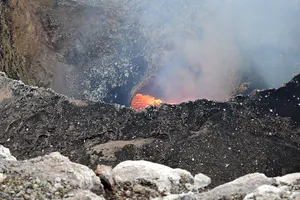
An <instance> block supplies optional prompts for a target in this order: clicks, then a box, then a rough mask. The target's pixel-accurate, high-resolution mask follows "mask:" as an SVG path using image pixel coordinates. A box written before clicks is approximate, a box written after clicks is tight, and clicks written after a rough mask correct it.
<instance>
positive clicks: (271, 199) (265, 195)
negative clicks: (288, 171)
mask: <svg viewBox="0 0 300 200" xmlns="http://www.w3.org/2000/svg"><path fill="white" fill-rule="evenodd" d="M283 196H286V192H285V191H284V190H282V189H280V188H277V187H275V186H271V185H262V186H260V187H258V188H257V189H256V190H255V191H254V192H253V193H251V194H248V195H247V196H245V198H244V200H254V199H261V200H264V199H265V200H276V199H281V197H283Z"/></svg>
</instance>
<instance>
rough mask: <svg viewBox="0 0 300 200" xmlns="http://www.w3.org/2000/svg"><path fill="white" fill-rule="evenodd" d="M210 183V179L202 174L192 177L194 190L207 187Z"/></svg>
mask: <svg viewBox="0 0 300 200" xmlns="http://www.w3.org/2000/svg"><path fill="white" fill-rule="evenodd" d="M210 183H211V178H209V177H208V176H206V175H204V174H201V173H199V174H196V176H195V177H194V189H196V190H198V189H201V188H204V187H206V186H208V185H209V184H210Z"/></svg>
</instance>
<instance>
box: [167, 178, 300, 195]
mask: <svg viewBox="0 0 300 200" xmlns="http://www.w3.org/2000/svg"><path fill="white" fill-rule="evenodd" d="M286 176H288V177H294V178H296V177H297V175H295V174H288V175H286ZM286 178H287V177H284V176H283V177H276V178H267V177H266V176H265V175H263V174H258V173H255V174H249V175H246V176H243V177H240V178H238V179H236V180H234V181H232V182H230V183H226V184H224V185H220V186H218V187H216V188H214V189H212V190H209V191H207V192H202V193H200V194H199V193H195V192H189V193H186V194H180V195H168V196H166V197H164V198H163V200H198V199H199V200H200V199H205V200H215V199H224V200H230V199H232V200H233V199H244V200H255V199H256V200H284V199H291V200H296V199H297V198H299V197H300V187H299V186H300V184H299V180H298V181H295V180H296V179H294V178H292V179H290V178H288V179H289V180H293V181H291V182H290V183H291V185H290V187H282V186H280V185H277V186H276V185H274V184H275V183H276V180H278V179H286ZM281 183H282V182H281ZM297 200H298V199H297Z"/></svg>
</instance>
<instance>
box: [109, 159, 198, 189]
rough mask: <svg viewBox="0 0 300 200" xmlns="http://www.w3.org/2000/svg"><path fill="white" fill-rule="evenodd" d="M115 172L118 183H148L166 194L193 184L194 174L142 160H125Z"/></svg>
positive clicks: (147, 184)
mask: <svg viewBox="0 0 300 200" xmlns="http://www.w3.org/2000/svg"><path fill="white" fill-rule="evenodd" d="M113 173H114V178H115V181H116V183H117V184H124V183H126V182H130V183H131V184H132V185H134V184H141V185H146V186H149V187H150V188H155V190H157V191H158V192H160V193H166V194H168V193H172V194H178V193H181V192H184V191H186V186H185V184H193V176H192V175H191V174H190V172H188V171H186V170H182V169H172V168H170V167H167V166H164V165H160V164H156V163H152V162H148V161H142V160H141V161H124V162H122V163H120V164H118V165H117V166H116V167H115V168H114V169H113Z"/></svg>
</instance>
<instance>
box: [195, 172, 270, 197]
mask: <svg viewBox="0 0 300 200" xmlns="http://www.w3.org/2000/svg"><path fill="white" fill-rule="evenodd" d="M273 183H275V180H274V179H272V178H268V177H266V176H265V175H264V174H261V173H253V174H248V175H245V176H242V177H240V178H238V179H235V180H234V181H231V182H229V183H226V184H224V185H220V186H218V187H215V188H214V189H212V190H210V191H208V192H203V193H201V194H199V195H197V199H206V200H210V199H212V200H213V199H219V198H222V197H224V196H225V197H230V196H231V195H232V194H248V193H251V192H253V191H254V190H255V189H256V188H258V187H259V186H261V185H271V184H273Z"/></svg>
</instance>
